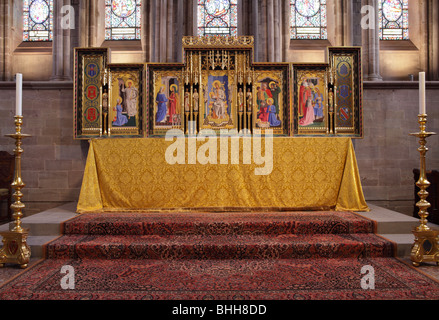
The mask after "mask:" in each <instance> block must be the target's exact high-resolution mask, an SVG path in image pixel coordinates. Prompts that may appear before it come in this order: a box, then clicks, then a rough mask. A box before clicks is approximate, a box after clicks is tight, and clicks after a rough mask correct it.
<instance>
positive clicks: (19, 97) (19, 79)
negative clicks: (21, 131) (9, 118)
mask: <svg viewBox="0 0 439 320" xmlns="http://www.w3.org/2000/svg"><path fill="white" fill-rule="evenodd" d="M22 101H23V75H22V74H21V73H17V75H16V100H15V103H16V105H15V114H16V115H17V116H22V115H23V110H22Z"/></svg>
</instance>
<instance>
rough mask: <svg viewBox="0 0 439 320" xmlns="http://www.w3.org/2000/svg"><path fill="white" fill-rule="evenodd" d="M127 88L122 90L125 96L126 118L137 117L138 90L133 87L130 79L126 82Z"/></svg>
mask: <svg viewBox="0 0 439 320" xmlns="http://www.w3.org/2000/svg"><path fill="white" fill-rule="evenodd" d="M127 85H128V88H124V89H122V92H123V93H124V94H125V99H126V106H127V113H128V118H131V117H135V116H136V115H137V98H138V97H139V90H137V88H136V87H134V86H133V81H132V80H131V79H130V80H128V82H127Z"/></svg>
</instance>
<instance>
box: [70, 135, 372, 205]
mask: <svg viewBox="0 0 439 320" xmlns="http://www.w3.org/2000/svg"><path fill="white" fill-rule="evenodd" d="M180 139H183V140H179V141H180V142H181V143H182V144H184V151H183V157H181V155H182V154H181V152H180V153H178V152H177V148H176V147H175V146H176V144H177V140H176V139H174V140H173V141H166V140H165V139H164V138H148V139H95V140H91V141H90V149H89V153H88V157H87V163H86V167H85V172H84V178H83V183H82V188H81V193H80V197H79V202H78V207H77V211H78V212H79V213H87V212H113V211H156V210H176V209H186V210H252V209H255V210H338V211H344V210H351V211H368V210H369V209H368V206H367V204H366V202H365V199H364V195H363V190H362V187H361V181H360V177H359V172H358V167H357V161H356V157H355V152H354V148H353V145H352V141H351V139H349V138H291V137H288V138H287V137H285V138H283V137H275V138H273V139H272V152H271V151H270V150H271V147H266V144H265V142H266V141H265V139H264V138H263V139H261V140H260V141H259V143H260V145H261V147H262V148H261V150H262V151H261V152H259V157H258V156H255V155H254V153H256V155H258V152H255V150H256V148H255V146H257V145H258V144H254V142H255V141H254V139H255V138H240V139H239V161H237V158H234V155H236V150H238V149H233V150H232V143H233V142H232V139H233V138H228V143H227V146H225V145H222V144H221V143H220V139H216V140H215V139H212V140H211V139H209V138H206V139H204V141H197V140H196V138H180ZM191 139H192V140H191ZM245 139H250V145H251V146H252V150H253V152H251V153H250V161H249V157H248V155H249V153H246V152H248V149H247V146H248V145H249V144H247V143H248V142H249V140H245ZM214 140H215V141H216V148H215V149H213V147H212V146H214V142H213V141H214ZM234 141H235V140H234ZM223 142H224V141H223ZM180 146H181V144H180ZM235 146H236V145H235ZM194 149H195V150H196V152H195V153H194ZM170 150H171V151H170ZM179 150H180V151H182V150H183V149H182V148H180V149H179ZM212 150H214V151H216V157H215V156H214V155H215V154H214V153H213V151H212ZM267 150H268V153H266V151H267ZM195 154H196V157H197V158H196V161H195V162H194V157H195V156H194V155H195ZM270 154H271V155H272V162H271V170H270ZM170 155H171V157H170ZM177 155H180V158H179V159H180V162H182V163H181V164H179V163H175V164H171V163H172V161H169V158H171V159H174V160H175V159H177ZM209 156H211V157H209ZM264 157H265V160H264ZM215 158H216V163H214V162H215ZM226 158H227V161H226ZM183 159H184V160H183ZM206 159H210V163H206V164H204V162H206ZM232 159H234V161H232ZM263 160H264V161H263ZM256 169H259V170H262V172H263V173H265V174H262V175H258V174H256V172H257V170H256ZM259 174H260V173H259Z"/></svg>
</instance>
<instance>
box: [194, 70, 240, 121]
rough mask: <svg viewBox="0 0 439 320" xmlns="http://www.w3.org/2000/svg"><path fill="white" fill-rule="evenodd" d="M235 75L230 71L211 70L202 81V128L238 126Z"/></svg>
mask: <svg viewBox="0 0 439 320" xmlns="http://www.w3.org/2000/svg"><path fill="white" fill-rule="evenodd" d="M234 87H235V83H234V79H233V77H229V75H228V72H224V71H210V72H209V73H208V75H207V77H204V79H203V83H202V88H203V89H202V90H203V104H202V106H203V108H201V110H200V111H201V112H200V115H201V117H200V118H201V122H202V125H201V129H234V128H236V108H235V106H236V102H235V101H236V97H235V96H234V92H233V90H232V88H234Z"/></svg>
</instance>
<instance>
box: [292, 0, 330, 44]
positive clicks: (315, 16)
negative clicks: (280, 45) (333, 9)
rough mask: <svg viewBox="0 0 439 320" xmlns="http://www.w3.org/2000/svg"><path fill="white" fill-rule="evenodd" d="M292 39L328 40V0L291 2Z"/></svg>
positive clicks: (297, 0) (298, 0) (294, 0)
mask: <svg viewBox="0 0 439 320" xmlns="http://www.w3.org/2000/svg"><path fill="white" fill-rule="evenodd" d="M290 5H291V15H290V19H291V21H290V28H291V39H327V38H328V31H327V26H326V0H290Z"/></svg>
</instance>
